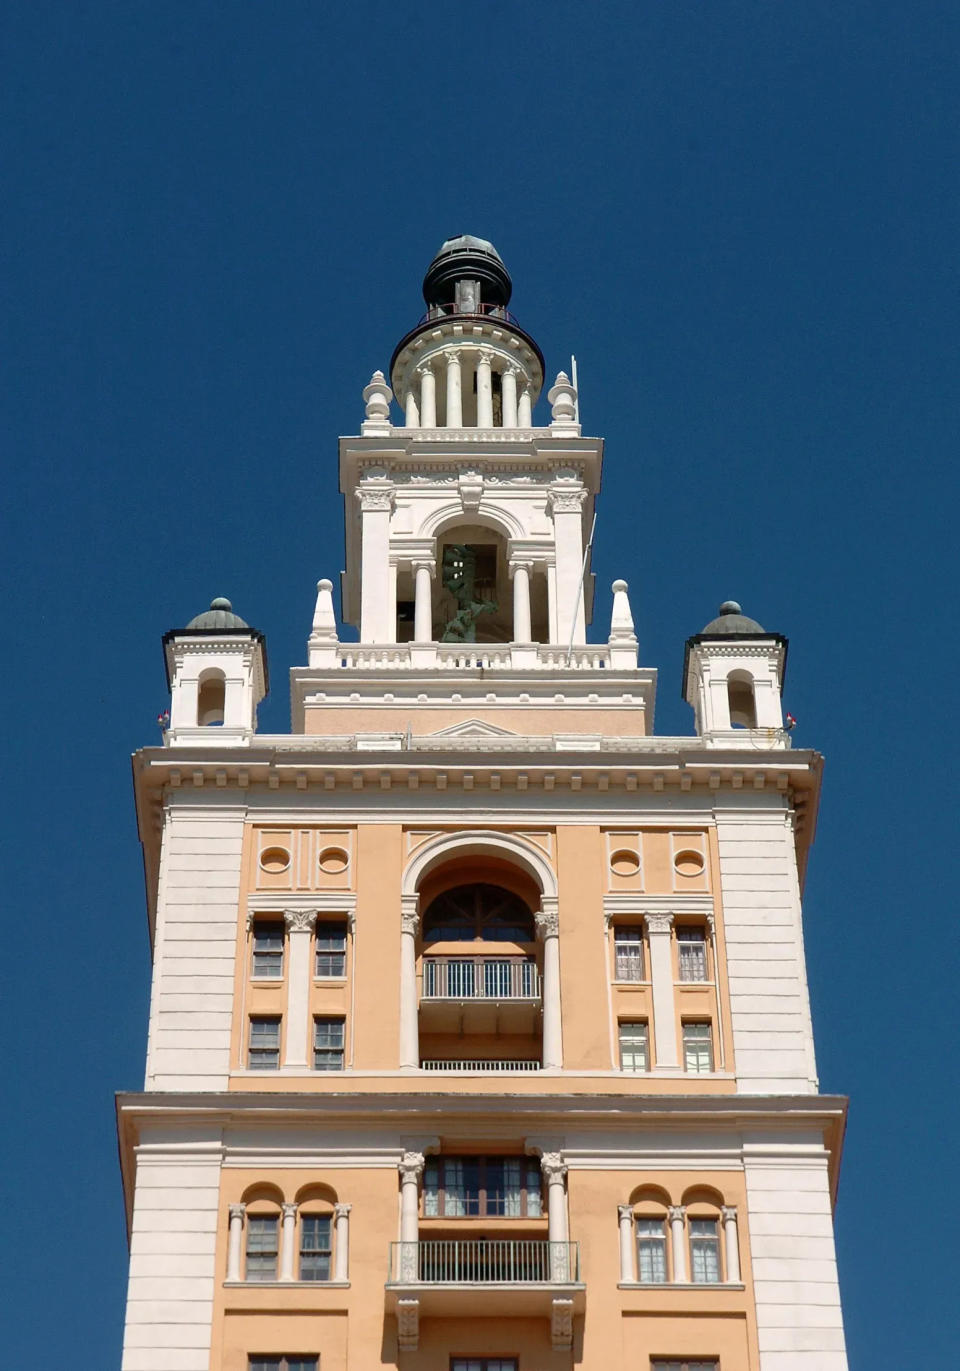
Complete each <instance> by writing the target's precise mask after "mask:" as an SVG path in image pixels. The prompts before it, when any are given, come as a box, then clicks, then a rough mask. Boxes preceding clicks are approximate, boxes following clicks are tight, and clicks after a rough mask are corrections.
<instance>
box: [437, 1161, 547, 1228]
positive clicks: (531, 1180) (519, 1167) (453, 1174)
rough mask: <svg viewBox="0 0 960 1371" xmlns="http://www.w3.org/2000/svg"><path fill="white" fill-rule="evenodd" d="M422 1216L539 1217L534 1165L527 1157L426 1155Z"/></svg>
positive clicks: (541, 1211)
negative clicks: (428, 1156) (427, 1156)
mask: <svg viewBox="0 0 960 1371" xmlns="http://www.w3.org/2000/svg"><path fill="white" fill-rule="evenodd" d="M423 1213H424V1217H425V1218H448V1219H474V1218H492V1217H496V1218H503V1219H520V1218H528V1219H532V1218H539V1217H540V1215H541V1214H542V1213H543V1207H542V1204H541V1197H540V1166H539V1164H538V1163H537V1162H536V1161H534V1160H533V1159H532V1158H530V1157H430V1158H428V1159H427V1165H426V1170H425V1172H424V1182H423Z"/></svg>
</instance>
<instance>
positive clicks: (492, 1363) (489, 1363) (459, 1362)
mask: <svg viewBox="0 0 960 1371" xmlns="http://www.w3.org/2000/svg"><path fill="white" fill-rule="evenodd" d="M450 1371H517V1359H516V1357H451V1358H450Z"/></svg>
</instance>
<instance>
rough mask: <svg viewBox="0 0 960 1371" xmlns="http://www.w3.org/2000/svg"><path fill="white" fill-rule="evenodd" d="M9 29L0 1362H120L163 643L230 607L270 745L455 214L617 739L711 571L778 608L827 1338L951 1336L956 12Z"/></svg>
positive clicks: (869, 1349)
mask: <svg viewBox="0 0 960 1371" xmlns="http://www.w3.org/2000/svg"><path fill="white" fill-rule="evenodd" d="M3 29H4V31H3V35H2V38H0V157H2V166H3V182H4V192H3V198H4V211H3V216H2V224H0V257H2V265H3V270H2V273H0V291H2V297H0V317H2V319H3V338H2V342H0V348H2V355H0V444H2V449H3V456H4V469H5V472H6V478H5V487H6V488H5V494H6V496H7V500H6V502H5V503H6V518H5V532H4V540H3V542H4V549H5V552H6V554H7V576H8V581H7V591H6V614H5V616H4V617H5V623H4V637H5V646H6V648H7V653H8V655H7V667H6V671H5V674H4V685H5V687H6V697H7V698H6V709H5V717H6V720H7V729H6V731H5V736H4V739H3V746H4V754H5V755H4V771H5V774H6V776H7V800H8V803H7V806H6V811H5V819H4V825H3V831H4V835H5V837H6V839H7V849H8V859H7V867H6V869H7V872H8V884H7V896H8V898H7V902H6V903H7V909H6V919H7V922H8V927H9V934H8V938H9V943H8V956H7V957H6V958H5V959H4V979H5V981H6V982H7V984H6V985H5V987H4V990H3V996H4V1004H5V1006H6V1010H7V1022H8V1026H10V1027H11V1028H12V1035H11V1036H12V1041H10V1042H8V1050H7V1054H6V1059H5V1072H4V1092H5V1102H6V1104H7V1110H6V1111H5V1112H6V1119H7V1125H8V1126H7V1127H6V1128H5V1129H4V1130H3V1141H2V1143H0V1153H2V1158H3V1166H2V1175H3V1178H4V1179H3V1186H4V1191H5V1194H4V1198H3V1205H4V1213H5V1218H6V1225H7V1231H8V1244H7V1249H6V1253H5V1258H6V1263H5V1264H6V1267H7V1269H6V1271H5V1273H4V1293H5V1295H6V1297H7V1301H8V1308H7V1315H6V1319H5V1327H4V1342H5V1347H6V1355H7V1357H8V1359H9V1361H8V1364H9V1365H11V1366H14V1365H21V1364H23V1365H27V1364H30V1365H34V1364H37V1363H36V1361H35V1358H36V1357H37V1356H39V1357H40V1362H42V1364H44V1365H51V1366H53V1365H57V1364H60V1363H64V1364H65V1363H66V1361H67V1360H68V1359H69V1364H70V1365H71V1366H73V1367H76V1368H78V1371H100V1369H101V1368H107V1367H111V1366H119V1348H120V1338H121V1327H122V1311H123V1299H124V1282H125V1261H126V1244H125V1236H124V1225H123V1212H122V1205H121V1192H120V1179H119V1174H118V1168H117V1163H116V1146H115V1140H114V1123H113V1104H112V1092H113V1091H114V1090H115V1089H117V1088H138V1087H139V1085H140V1084H141V1082H142V1069H143V1054H144V1046H145V1032H146V1012H147V995H148V985H149V954H148V945H147V934H146V915H145V909H144V898H143V880H142V868H141V862H140V855H139V850H138V844H137V838H136V829H135V822H134V814H133V805H132V799H131V788H130V771H129V762H128V757H129V754H130V753H131V752H132V751H134V749H136V748H137V747H139V746H142V745H144V744H147V743H153V742H155V741H156V739H157V731H156V726H155V723H154V720H155V717H156V714H157V711H158V709H160V708H162V706H163V705H164V703H165V695H164V689H165V687H164V677H163V667H162V657H161V650H160V637H161V634H162V633H163V632H164V630H165V629H168V628H170V627H173V626H176V625H180V624H182V623H183V622H185V621H186V619H187V618H189V617H190V616H191V615H192V614H194V613H196V612H197V611H199V610H200V609H202V608H204V607H205V606H206V604H207V603H208V602H209V600H210V598H211V596H213V595H217V594H226V595H229V596H231V597H232V599H233V601H234V605H235V607H236V608H237V610H238V611H239V612H240V613H242V614H243V615H244V617H246V618H247V619H248V620H249V621H250V622H252V623H253V624H255V625H256V626H257V627H259V628H261V629H263V630H264V631H265V632H266V634H267V640H268V647H269V654H270V660H271V667H272V679H273V682H274V691H273V694H272V696H271V698H270V699H269V701H268V702H267V704H266V706H265V708H264V710H263V711H262V715H261V722H262V726H264V727H265V728H267V729H268V730H271V731H274V730H282V729H285V728H287V727H289V715H288V709H289V700H288V693H287V689H286V684H285V680H286V671H287V668H288V667H289V666H291V665H293V664H296V663H301V662H303V661H304V658H305V639H306V636H307V633H308V631H309V626H310V618H311V613H312V608H313V598H314V590H315V585H316V581H317V579H318V577H320V576H331V577H333V578H334V580H336V576H337V573H338V571H339V570H340V567H341V566H342V528H341V505H340V501H339V497H338V496H337V493H336V438H337V435H338V434H340V433H348V432H356V431H357V426H358V424H359V421H360V418H361V417H362V406H361V401H360V391H361V389H362V387H363V385H364V384H365V383H366V381H367V380H368V378H369V375H370V373H371V371H372V370H373V369H374V368H375V367H378V366H379V367H386V364H387V363H388V361H389V358H390V353H391V350H392V348H393V345H394V343H395V342H396V341H397V339H398V338H399V337H400V336H401V335H402V334H403V333H404V332H406V330H407V329H408V328H409V327H410V326H412V324H413V323H415V322H416V320H417V318H418V317H419V314H420V312H421V308H422V305H421V300H420V296H419V287H420V280H421V277H422V274H423V270H424V268H425V267H426V265H427V263H428V261H429V260H430V258H431V256H432V255H433V253H434V252H435V250H436V248H437V247H438V246H439V244H440V242H441V241H442V239H443V238H445V237H447V236H448V235H450V234H454V233H458V232H462V231H469V232H473V233H477V234H480V235H483V236H487V237H490V238H492V239H493V241H494V242H495V243H496V245H497V247H498V248H499V249H500V251H501V253H502V255H503V257H504V259H505V260H506V262H507V264H508V266H509V268H510V270H511V272H512V274H513V278H514V282H515V294H514V301H513V307H514V308H515V311H516V313H517V315H518V317H519V318H520V320H521V322H522V323H523V325H524V326H525V327H526V328H527V329H528V330H529V331H530V332H532V333H533V334H534V336H535V337H536V338H537V340H538V341H539V343H540V345H541V347H542V348H543V351H544V353H545V354H546V357H547V366H548V371H552V372H555V371H556V370H558V369H559V368H560V367H561V366H565V365H566V364H567V361H568V358H569V355H570V353H571V352H575V353H576V354H577V357H578V360H579V364H580V378H581V393H582V400H581V408H582V417H583V421H584V425H585V428H586V429H587V431H589V432H599V433H602V434H604V435H605V436H606V438H607V457H606V471H605V476H604V485H603V491H602V495H601V499H600V503H599V520H598V526H597V542H596V557H595V569H596V571H597V575H598V592H599V593H598V597H597V615H596V619H595V626H594V635H595V636H596V637H601V636H603V635H604V634H605V633H606V631H607V627H608V624H609V608H610V592H609V586H610V582H611V580H613V579H614V578H615V577H618V576H623V577H625V578H626V579H627V580H628V581H629V582H630V585H631V594H632V599H633V604H634V612H635V615H636V618H637V621H638V631H639V634H640V640H641V653H642V659H643V661H644V664H646V665H651V666H656V667H658V668H659V669H660V672H661V677H660V691H659V700H658V715H657V727H658V731H659V732H664V733H685V732H690V731H691V728H692V721H691V716H690V712H689V710H688V709H687V707H686V706H685V705H684V704H683V703H682V701H681V700H680V698H679V675H680V666H681V662H682V654H683V643H684V639H685V638H686V637H687V635H688V634H690V633H692V632H696V631H697V630H699V629H700V628H701V627H702V625H703V624H704V623H705V622H706V621H707V620H708V619H710V618H711V617H712V616H713V614H714V612H715V609H716V606H717V605H718V604H719V602H720V601H721V600H722V599H724V598H727V597H728V596H733V597H735V598H737V599H739V600H741V602H742V603H743V605H744V608H745V610H746V611H747V612H748V613H750V614H752V615H754V616H755V617H756V618H758V619H759V620H760V621H761V622H762V623H763V624H764V625H765V626H766V627H768V628H770V629H775V630H779V631H781V632H784V633H786V634H788V635H789V637H790V640H791V651H790V669H789V676H788V682H787V691H786V704H787V707H788V708H789V709H790V710H791V711H792V712H793V713H794V714H795V715H796V716H797V717H798V719H799V726H798V729H797V734H796V738H797V741H798V742H799V743H800V744H802V745H804V746H812V747H815V748H817V749H819V750H821V751H822V752H823V753H824V754H825V755H826V759H827V766H826V777H825V792H824V800H823V806H822V810H821V817H820V827H819V833H818V836H817V842H816V846H815V848H814V854H813V860H812V864H811V871H810V878H809V882H808V886H807V897H806V929H807V943H808V957H809V969H810V981H811V993H812V998H813V1008H814V1015H815V1030H816V1039H817V1046H818V1056H819V1064H820V1071H821V1081H822V1085H823V1087H824V1089H825V1090H828V1091H839V1092H845V1093H849V1094H850V1096H851V1097H852V1107H851V1116H850V1126H849V1132H848V1144H847V1151H846V1156H845V1161H844V1168H843V1174H842V1179H841V1186H840V1203H839V1209H838V1230H837V1231H838V1244H839V1260H840V1272H841V1280H842V1287H843V1294H844V1302H845V1311H846V1320H847V1332H848V1342H849V1348H850V1359H851V1367H868V1366H869V1367H870V1368H871V1371H887V1368H889V1371H900V1368H902V1367H904V1366H906V1365H909V1364H912V1363H913V1362H914V1360H916V1359H917V1358H920V1357H922V1358H923V1359H924V1364H927V1365H930V1366H947V1365H953V1364H954V1363H955V1361H956V1348H957V1339H958V1335H960V1326H958V1316H957V1310H958V1303H957V1300H956V1278H957V1268H956V1255H955V1254H956V1243H955V1238H954V1235H953V1229H954V1228H955V1219H954V1215H953V1209H952V1195H953V1187H952V1180H953V1177H954V1172H955V1157H954V1155H953V1152H954V1148H953V1141H954V1139H955V1136H956V1132H957V1126H958V1108H957V1105H956V1096H955V1083H954V1081H953V1080H952V1079H951V1078H952V1077H953V1076H954V1073H953V1072H952V1071H951V1070H950V1068H949V1063H950V1062H952V1060H953V1058H954V1055H955V1054H953V1052H952V1049H951V1048H950V1046H949V1044H950V1042H951V1040H952V1038H951V1034H952V1023H953V1013H952V1011H953V1006H954V1003H955V999H956V983H957V964H958V938H957V933H956V922H955V913H954V903H955V901H954V900H953V899H951V897H949V893H948V882H947V876H948V874H949V873H948V871H947V868H946V866H945V865H944V863H945V862H946V859H947V857H948V856H949V853H950V852H951V851H954V852H955V851H956V840H955V836H954V834H955V819H954V808H955V803H956V802H955V789H954V786H953V785H952V784H948V762H954V763H955V762H956V747H955V728H954V723H953V716H954V712H955V706H954V701H953V698H952V693H951V692H952V686H953V683H954V679H955V675H956V669H957V653H956V638H957V635H956V629H955V627H954V619H955V613H956V611H955V607H954V604H953V602H952V596H951V595H950V592H949V584H950V574H951V571H952V570H953V565H954V558H953V557H952V556H951V554H952V553H953V551H954V542H955V523H956V516H955V507H956V500H957V493H958V490H957V478H956V475H955V463H956V460H957V450H958V449H957V428H958V423H957V420H958V389H960V388H958V373H957V361H956V358H957V342H958V338H957V333H958V329H957V304H958V298H957V297H958V290H957V266H956V262H957V243H958V238H960V193H958V178H957V157H958V151H960V149H958V141H960V137H958V130H960V121H958V115H960V95H958V91H960V83H958V76H960V71H958V66H960V62H958V53H960V14H958V11H957V8H956V6H955V5H954V4H951V3H947V0H943V3H933V2H932V0H911V2H910V3H909V4H906V3H884V0H871V3H867V0H859V2H858V0H832V3H826V0H804V2H803V3H795V4H782V3H778V4H771V3H769V0H765V2H758V3H739V2H737V0H710V3H707V2H706V0H699V2H698V3H693V2H692V0H633V2H632V3H618V2H617V0H598V2H596V3H594V4H582V3H581V4H571V3H567V2H566V0H551V3H541V2H540V0H527V3H525V4H508V3H506V2H505V0H489V3H486V4H484V5H482V6H454V5H450V4H437V3H433V0H421V3H420V4H418V5H416V6H412V7H403V6H397V5H392V4H391V5H386V4H383V3H380V2H379V0H372V2H371V3H367V4H366V5H364V6H358V7H356V8H355V10H354V11H352V12H349V13H348V12H347V7H345V6H341V5H333V4H316V3H296V2H295V0H290V2H289V3H284V4H272V5H271V4H252V3H245V4H244V3H234V4H227V3H204V0H193V3H190V4H185V3H180V2H179V0H167V3H164V4H162V5H155V4H146V3H142V2H141V0H125V2H124V3H119V2H118V3H108V2H107V0H101V2H100V3H96V0H93V2H92V3H80V2H78V0H71V3H43V2H42V0H31V3H24V2H23V0H10V3H8V5H7V6H6V8H5V16H4V25H3ZM948 558H949V559H950V560H949V561H948ZM951 780H952V778H951ZM14 933H16V934H17V936H18V937H20V938H21V940H22V948H21V952H22V953H23V955H22V956H21V955H19V954H18V955H17V956H16V957H13V956H12V951H13V949H12V941H13V934H14ZM948 1028H950V1029H951V1032H950V1033H948V1032H947V1029H948ZM11 1125H12V1126H11ZM14 1235H16V1237H14ZM54 1292H55V1294H54ZM54 1311H55V1313H54ZM51 1315H52V1317H51Z"/></svg>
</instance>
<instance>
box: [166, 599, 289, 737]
mask: <svg viewBox="0 0 960 1371" xmlns="http://www.w3.org/2000/svg"><path fill="white" fill-rule="evenodd" d="M163 651H164V660H165V663H166V668H167V684H168V686H169V687H170V726H169V728H168V730H167V733H166V737H165V742H166V743H167V746H176V745H178V744H184V743H197V742H200V741H202V742H203V743H204V744H205V745H207V744H210V743H213V744H217V745H220V746H232V747H235V746H236V745H237V744H243V743H249V742H250V740H251V739H252V737H253V735H254V733H255V732H256V727H257V706H258V705H259V703H260V701H261V700H262V699H263V698H264V696H265V695H266V693H267V690H268V688H269V677H268V672H267V649H266V639H265V638H264V635H263V634H262V633H260V632H259V631H258V630H257V629H255V628H251V627H250V626H249V624H248V623H247V622H246V620H245V619H241V618H240V615H239V614H234V612H233V606H232V605H231V603H230V601H229V600H227V599H224V598H223V597H222V596H221V597H218V598H217V599H215V600H212V601H211V602H210V608H209V609H206V610H204V611H203V613H202V614H197V615H195V616H194V618H192V619H191V620H190V621H189V622H188V623H187V625H186V627H185V628H172V629H170V631H169V632H168V633H165V634H164V635H163Z"/></svg>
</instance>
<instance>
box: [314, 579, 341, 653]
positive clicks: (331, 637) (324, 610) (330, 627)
mask: <svg viewBox="0 0 960 1371" xmlns="http://www.w3.org/2000/svg"><path fill="white" fill-rule="evenodd" d="M310 636H311V638H313V639H314V640H315V641H317V642H323V643H335V642H336V641H337V621H336V618H335V617H334V613H333V582H332V581H327V580H323V581H318V582H317V607H316V609H315V610H314V611H313V628H312V630H311V634H310Z"/></svg>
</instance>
